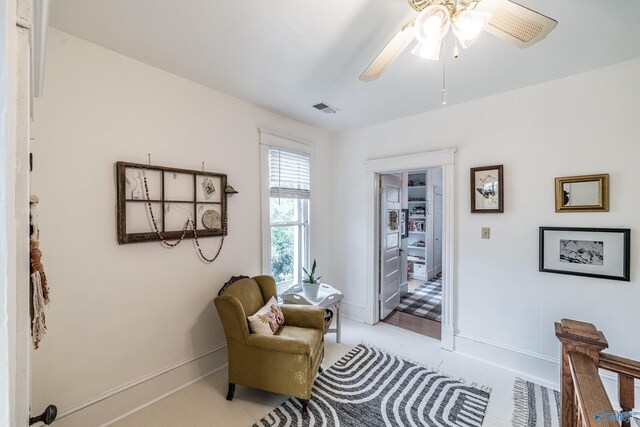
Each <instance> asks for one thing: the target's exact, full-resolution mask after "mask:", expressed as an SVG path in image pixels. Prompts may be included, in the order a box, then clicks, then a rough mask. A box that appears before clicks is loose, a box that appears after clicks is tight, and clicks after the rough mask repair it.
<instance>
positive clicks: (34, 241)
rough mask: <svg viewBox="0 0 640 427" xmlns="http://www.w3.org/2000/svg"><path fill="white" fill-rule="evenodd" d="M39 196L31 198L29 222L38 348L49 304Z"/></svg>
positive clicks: (33, 331)
mask: <svg viewBox="0 0 640 427" xmlns="http://www.w3.org/2000/svg"><path fill="white" fill-rule="evenodd" d="M37 207H38V197H37V196H31V198H30V199H29V208H30V209H29V224H30V226H31V236H30V239H29V246H30V259H31V304H32V305H31V337H32V339H33V347H34V348H35V349H38V347H39V346H40V341H41V340H42V338H43V337H44V334H46V333H47V323H46V318H45V314H44V309H45V305H47V304H49V286H48V284H47V276H46V274H45V273H44V266H43V265H42V262H41V258H42V252H41V251H40V229H39V228H38V211H37Z"/></svg>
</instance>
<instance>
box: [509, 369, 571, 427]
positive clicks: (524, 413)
mask: <svg viewBox="0 0 640 427" xmlns="http://www.w3.org/2000/svg"><path fill="white" fill-rule="evenodd" d="M513 400H514V403H515V409H514V412H513V425H514V427H538V426H540V427H559V426H560V392H558V391H556V390H552V389H550V388H546V387H543V386H541V385H538V384H534V383H532V382H530V381H525V380H523V379H522V378H516V385H515V386H514V396H513Z"/></svg>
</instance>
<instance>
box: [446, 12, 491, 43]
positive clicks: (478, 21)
mask: <svg viewBox="0 0 640 427" xmlns="http://www.w3.org/2000/svg"><path fill="white" fill-rule="evenodd" d="M490 20H491V13H489V12H476V11H474V10H468V9H467V10H465V11H462V12H460V14H458V16H456V18H455V21H453V24H451V29H452V30H453V34H455V36H456V37H457V38H458V41H459V42H460V45H461V46H462V47H463V48H465V49H466V48H468V47H469V46H471V45H472V44H473V43H474V42H475V41H476V40H478V38H479V37H480V35H481V34H482V33H483V31H484V30H485V29H486V28H487V25H489V21H490Z"/></svg>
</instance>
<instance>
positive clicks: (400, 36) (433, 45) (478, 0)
mask: <svg viewBox="0 0 640 427" xmlns="http://www.w3.org/2000/svg"><path fill="white" fill-rule="evenodd" d="M409 5H410V6H411V7H412V8H413V9H414V10H415V11H416V12H418V16H416V18H415V19H412V20H411V21H409V22H407V23H406V24H405V25H404V26H403V27H402V28H401V29H400V31H398V33H397V34H396V35H395V36H394V37H393V38H392V39H391V41H390V42H389V43H387V45H386V46H385V47H384V49H382V51H381V52H380V53H379V54H378V56H376V58H375V59H374V60H373V62H371V64H370V65H369V66H368V67H367V69H366V70H364V72H363V73H362V75H361V76H360V80H362V81H364V82H370V81H372V80H376V79H378V78H379V77H380V76H381V75H382V73H383V72H384V71H385V70H386V69H387V67H388V66H389V65H390V64H391V63H392V62H393V61H395V59H396V58H397V57H398V56H399V55H400V54H401V53H402V52H403V51H404V50H405V49H406V48H407V47H408V46H409V44H411V43H412V42H413V41H414V40H416V39H417V40H418V43H417V45H416V47H415V48H414V49H413V51H412V53H413V54H414V55H417V56H420V57H423V58H426V59H432V60H438V59H439V58H440V48H441V46H442V42H443V40H444V37H445V35H446V34H447V32H448V31H449V28H451V30H452V31H453V33H454V35H455V36H456V39H457V42H456V43H460V45H461V46H462V47H463V48H465V49H466V48H467V47H469V46H471V45H472V44H473V43H474V42H475V41H476V40H477V39H478V37H480V35H481V34H482V32H483V31H486V32H488V33H490V34H493V35H494V36H496V37H499V38H501V39H503V40H506V41H508V42H510V43H512V44H514V45H516V46H518V47H520V48H526V47H529V46H531V45H532V44H534V43H536V42H539V41H540V40H542V39H544V38H545V37H546V36H547V34H549V33H550V32H551V30H553V29H554V28H555V27H556V25H558V21H556V20H554V19H552V18H549V17H547V16H544V15H542V14H541V13H538V12H536V11H534V10H531V9H529V8H526V7H524V6H521V5H519V4H517V3H514V2H512V1H510V0H409ZM456 51H457V46H456Z"/></svg>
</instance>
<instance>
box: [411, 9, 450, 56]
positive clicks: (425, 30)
mask: <svg viewBox="0 0 640 427" xmlns="http://www.w3.org/2000/svg"><path fill="white" fill-rule="evenodd" d="M450 26H451V20H450V19H449V11H448V10H447V8H445V7H444V6H428V7H426V8H424V10H423V11H422V12H420V14H419V15H418V17H417V18H416V22H415V23H414V25H413V27H414V28H415V34H416V39H418V45H417V46H416V47H415V48H414V49H413V51H412V52H411V53H413V54H414V55H416V56H419V57H421V58H425V59H432V60H434V61H437V60H438V59H439V58H440V48H441V46H442V40H443V39H444V36H445V35H446V34H447V32H448V31H449V27H450Z"/></svg>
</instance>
